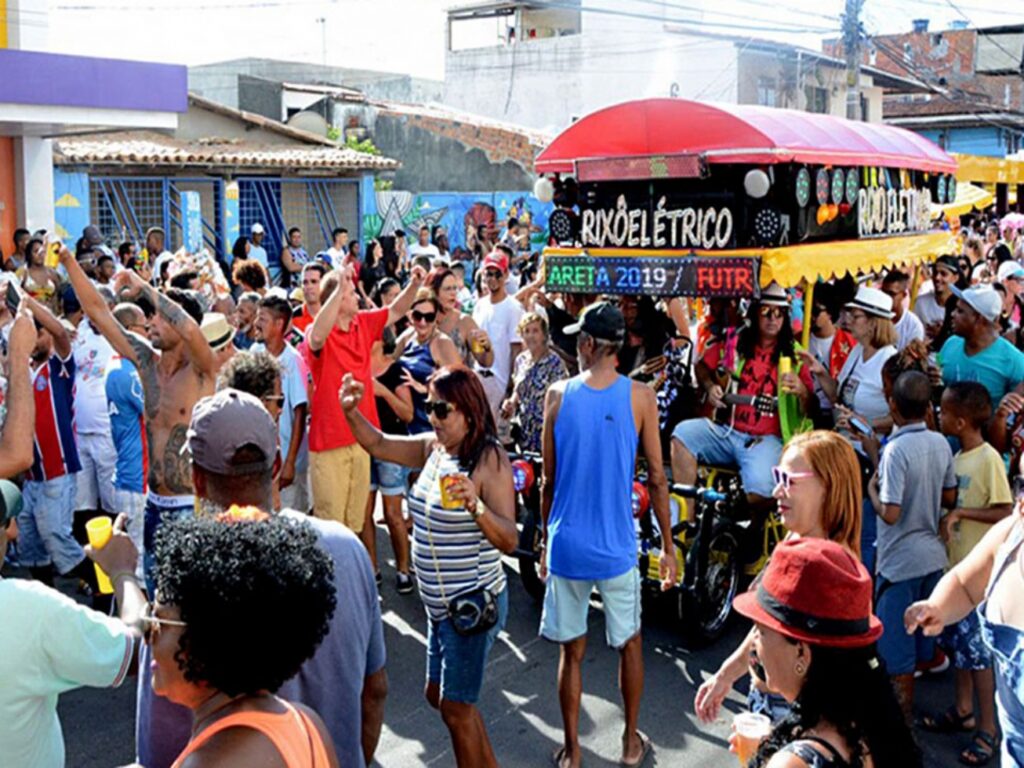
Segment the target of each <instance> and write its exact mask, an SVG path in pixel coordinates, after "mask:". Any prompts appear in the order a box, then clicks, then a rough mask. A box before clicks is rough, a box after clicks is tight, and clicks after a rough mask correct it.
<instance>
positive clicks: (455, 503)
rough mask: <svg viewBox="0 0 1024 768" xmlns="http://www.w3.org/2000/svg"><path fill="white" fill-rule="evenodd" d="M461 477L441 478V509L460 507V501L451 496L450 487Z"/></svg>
mask: <svg viewBox="0 0 1024 768" xmlns="http://www.w3.org/2000/svg"><path fill="white" fill-rule="evenodd" d="M461 477H462V475H442V476H441V507H442V508H443V509H458V508H459V507H460V506H462V502H461V501H459V500H458V499H455V498H452V496H451V487H452V485H454V484H455V483H457V482H458V481H459V479H460V478H461Z"/></svg>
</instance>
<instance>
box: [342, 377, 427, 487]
mask: <svg viewBox="0 0 1024 768" xmlns="http://www.w3.org/2000/svg"><path fill="white" fill-rule="evenodd" d="M364 389H365V387H363V385H362V384H361V383H360V382H358V381H356V379H355V377H354V376H353V375H352V374H351V373H346V374H345V377H344V378H343V379H342V380H341V391H340V392H339V393H338V400H339V402H340V403H341V410H342V413H344V414H345V419H346V420H347V421H348V426H349V428H350V429H351V430H352V436H353V437H355V439H356V441H357V442H358V443H359V444H360V445H361V446H363V448H364V449H365V450H366V452H367V453H369V454H370V455H371V456H373V457H374V458H375V459H380V460H382V461H390V462H393V463H395V464H402V465H404V466H406V467H412V468H413V469H420V468H422V467H423V465H424V464H426V462H427V456H428V454H429V453H430V446H431V443H433V441H434V439H435V438H434V434H433V433H432V432H428V433H426V434H424V435H417V436H415V437H396V436H394V435H386V434H384V433H383V432H381V431H380V430H379V429H377V428H376V427H375V426H373V424H371V423H370V422H368V421H367V420H366V417H365V416H363V414H362V413H360V412H359V401H360V400H362V399H363V394H364V392H363V391H364Z"/></svg>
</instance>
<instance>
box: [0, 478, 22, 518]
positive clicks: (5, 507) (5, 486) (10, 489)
mask: <svg viewBox="0 0 1024 768" xmlns="http://www.w3.org/2000/svg"><path fill="white" fill-rule="evenodd" d="M21 507H22V500H21V491H20V490H19V489H18V486H16V485H15V484H14V483H12V482H11V481H10V480H0V528H2V527H3V526H5V525H7V521H8V520H12V519H14V518H15V517H17V516H18V515H20V514H21Z"/></svg>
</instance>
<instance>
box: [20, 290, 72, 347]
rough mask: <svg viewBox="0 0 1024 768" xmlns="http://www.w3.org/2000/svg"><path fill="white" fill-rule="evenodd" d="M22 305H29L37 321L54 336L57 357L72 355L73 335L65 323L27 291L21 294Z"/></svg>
mask: <svg viewBox="0 0 1024 768" xmlns="http://www.w3.org/2000/svg"><path fill="white" fill-rule="evenodd" d="M21 305H22V306H23V307H28V310H29V311H30V312H31V313H32V316H33V317H34V318H35V319H36V322H38V323H39V324H40V325H41V326H43V328H45V329H46V330H47V331H49V332H50V335H51V336H53V351H54V352H56V353H57V357H59V358H60V359H61V360H67V359H68V357H70V356H71V336H70V335H69V334H68V330H67V328H65V327H64V324H63V323H62V322H61V321H60V320H59V319H58V318H57V316H56V315H55V314H53V312H51V311H50V310H49V309H48V308H47V307H46V306H45V305H43V304H40V303H39V302H38V301H36V300H35V299H33V298H32V297H31V296H29V295H28V294H27V293H22V294H21Z"/></svg>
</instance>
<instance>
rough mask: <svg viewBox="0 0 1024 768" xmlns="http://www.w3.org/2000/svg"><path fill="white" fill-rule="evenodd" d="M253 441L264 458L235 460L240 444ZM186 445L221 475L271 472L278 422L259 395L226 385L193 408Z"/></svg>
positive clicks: (201, 463) (205, 465) (205, 466)
mask: <svg viewBox="0 0 1024 768" xmlns="http://www.w3.org/2000/svg"><path fill="white" fill-rule="evenodd" d="M247 445H252V446H255V447H256V448H258V449H259V450H260V451H261V452H262V454H263V456H264V458H263V459H262V460H261V461H255V462H250V463H248V464H238V465H233V464H232V463H231V461H232V459H233V458H234V457H235V454H236V453H237V452H238V450H239V449H240V448H243V447H245V446H247ZM185 448H186V449H187V450H188V451H190V452H191V454H192V461H193V462H195V464H196V465H197V466H199V467H202V468H203V469H205V470H206V471H207V472H216V473H217V474H219V475H251V474H255V473H257V472H269V471H270V470H271V469H272V468H273V466H274V461H275V459H276V458H277V425H276V424H275V423H274V419H273V417H271V415H270V414H269V413H268V412H267V409H266V408H264V407H263V403H261V402H260V401H259V400H258V399H256V398H255V397H253V396H252V395H250V394H248V393H247V392H240V391H239V390H237V389H222V390H221V391H220V392H218V393H217V394H215V395H210V396H209V397H204V398H203V399H202V400H200V401H199V402H198V403H196V406H195V408H193V409H192V423H191V424H189V427H188V441H187V443H186V444H185Z"/></svg>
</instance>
